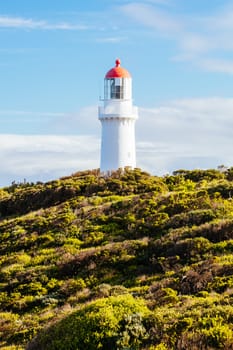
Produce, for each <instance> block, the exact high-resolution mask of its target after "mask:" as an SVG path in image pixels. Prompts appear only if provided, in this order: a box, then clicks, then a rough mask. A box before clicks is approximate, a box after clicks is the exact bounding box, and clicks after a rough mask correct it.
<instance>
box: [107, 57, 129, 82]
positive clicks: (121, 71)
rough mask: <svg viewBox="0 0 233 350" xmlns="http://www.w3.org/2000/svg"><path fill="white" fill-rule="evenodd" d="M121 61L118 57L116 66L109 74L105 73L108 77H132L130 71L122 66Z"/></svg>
mask: <svg viewBox="0 0 233 350" xmlns="http://www.w3.org/2000/svg"><path fill="white" fill-rule="evenodd" d="M120 64H121V61H120V60H119V58H118V59H116V66H115V67H114V68H112V69H110V70H109V71H108V72H107V74H106V75H105V78H106V79H111V78H131V75H130V74H129V72H128V71H127V70H126V69H125V68H122V67H121V66H120Z"/></svg>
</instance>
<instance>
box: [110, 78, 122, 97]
mask: <svg viewBox="0 0 233 350" xmlns="http://www.w3.org/2000/svg"><path fill="white" fill-rule="evenodd" d="M111 98H113V99H114V98H116V99H120V98H123V86H122V79H121V78H116V79H112V80H111Z"/></svg>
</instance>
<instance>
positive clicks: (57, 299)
mask: <svg viewBox="0 0 233 350" xmlns="http://www.w3.org/2000/svg"><path fill="white" fill-rule="evenodd" d="M232 180H233V168H229V169H224V171H219V170H215V169H209V170H192V171H188V170H178V171H176V172H174V173H173V174H172V175H166V176H164V177H157V176H151V175H150V174H148V173H146V172H143V171H141V170H140V169H135V170H126V171H125V172H121V171H117V172H115V173H113V174H112V176H111V177H103V176H100V174H99V172H98V170H93V171H85V172H78V173H76V174H73V175H71V176H67V177H64V178H61V179H58V180H54V181H50V182H47V183H37V184H27V183H25V184H13V185H12V186H9V187H5V188H2V189H0V308H1V310H0V339H1V340H0V348H1V349H8V350H10V349H12V350H13V349H28V350H35V349H41V350H42V349H43V350H46V349H50V350H53V349H54V350H56V349H64V350H68V349H74V350H75V349H77V350H78V349H82V350H85V349H87V350H92V349H93V350H94V349H104V350H105V349H106V350H107V349H113V350H114V349H116V350H117V349H118V350H120V349H144V350H146V349H148V350H149V349H150V350H155V349H157V350H166V349H167V350H168V349H169V350H170V349H174V350H175V349H176V350H182V349H185V350H188V349H190V350H191V349H192V350H193V349H194V350H195V349H233V347H232V344H233V307H232V306H231V305H232V301H233V289H232V287H233V278H232V274H233V256H232V251H233V201H232V194H233V181H232Z"/></svg>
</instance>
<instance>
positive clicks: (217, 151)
mask: <svg viewBox="0 0 233 350" xmlns="http://www.w3.org/2000/svg"><path fill="white" fill-rule="evenodd" d="M80 113H81V114H82V115H83V116H85V115H86V117H87V120H86V121H85V118H84V124H85V125H87V124H92V123H93V124H95V123H96V124H95V125H96V126H95V127H93V126H89V129H88V133H89V134H88V135H87V132H86V133H85V125H83V129H82V130H83V131H82V133H81V132H80V135H79V136H71V135H63V136H62V135H61V136H57V135H35V136H33V135H31V136H23V135H0V162H1V164H2V165H3V166H1V171H0V186H3V185H6V184H9V183H10V182H11V181H13V180H16V181H22V180H23V179H24V178H26V179H27V180H29V181H37V180H42V181H44V180H49V179H56V178H58V177H61V176H64V175H69V174H71V173H73V172H75V171H77V170H85V169H93V168H98V167H99V158H100V125H99V122H98V120H97V117H96V107H95V106H91V107H87V108H84V109H83V111H82V112H80ZM74 123H76V120H75V118H74ZM63 124H64V120H63ZM73 125H74V124H72V123H71V126H70V127H72V126H73ZM97 125H98V131H97ZM75 130H76V129H75ZM232 130H233V99H231V98H228V99H227V98H208V99H205V98H203V99H202V98H199V99H180V100H173V101H168V102H167V103H164V104H163V105H160V106H158V107H156V108H150V109H149V108H140V109H139V119H138V121H137V122H136V140H137V165H138V167H140V168H142V169H145V170H147V171H149V172H150V173H153V174H158V175H163V174H165V173H167V172H171V171H174V170H176V169H179V168H186V169H192V168H210V167H213V168H216V167H217V166H218V165H220V164H225V165H226V166H232V165H233V154H232V146H233V141H232V140H233V131H232ZM84 133H85V134H84ZM96 135H97V136H96Z"/></svg>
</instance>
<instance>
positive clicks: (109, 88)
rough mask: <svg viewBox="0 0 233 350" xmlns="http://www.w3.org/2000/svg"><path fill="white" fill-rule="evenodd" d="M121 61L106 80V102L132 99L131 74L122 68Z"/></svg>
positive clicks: (108, 74)
mask: <svg viewBox="0 0 233 350" xmlns="http://www.w3.org/2000/svg"><path fill="white" fill-rule="evenodd" d="M120 64H121V62H120V60H119V59H117V60H116V66H115V67H114V68H112V69H110V70H109V71H108V72H107V74H106V75H105V79H104V99H105V100H130V99H131V98H132V79H131V76H130V74H129V72H128V71H127V70H126V69H124V68H122V67H121V66H120Z"/></svg>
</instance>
